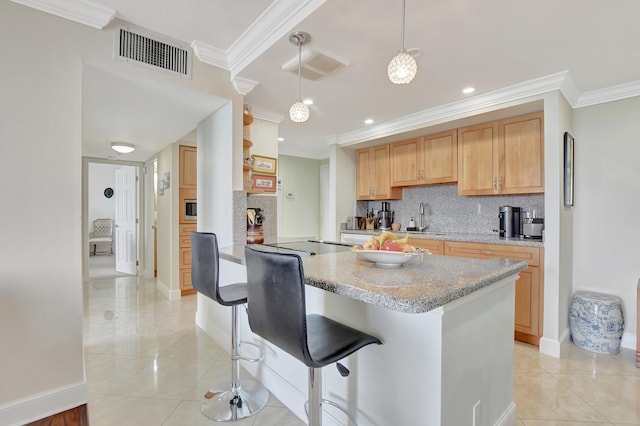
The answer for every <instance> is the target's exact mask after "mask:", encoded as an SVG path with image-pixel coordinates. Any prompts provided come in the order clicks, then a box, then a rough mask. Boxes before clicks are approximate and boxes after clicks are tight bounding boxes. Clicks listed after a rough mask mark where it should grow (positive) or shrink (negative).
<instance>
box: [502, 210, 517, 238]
mask: <svg viewBox="0 0 640 426" xmlns="http://www.w3.org/2000/svg"><path fill="white" fill-rule="evenodd" d="M520 211H521V209H520V207H512V206H502V207H500V211H499V212H498V219H499V221H500V227H499V233H500V238H520V234H522V232H521V222H520Z"/></svg>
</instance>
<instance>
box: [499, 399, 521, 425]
mask: <svg viewBox="0 0 640 426" xmlns="http://www.w3.org/2000/svg"><path fill="white" fill-rule="evenodd" d="M517 422H518V414H517V413H516V403H515V402H513V401H511V404H509V406H508V407H507V409H506V410H505V411H504V413H502V415H501V416H500V417H499V418H498V420H496V422H495V423H494V426H516V424H517Z"/></svg>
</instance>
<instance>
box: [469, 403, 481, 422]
mask: <svg viewBox="0 0 640 426" xmlns="http://www.w3.org/2000/svg"><path fill="white" fill-rule="evenodd" d="M471 424H472V425H473V426H482V400H481V399H479V400H478V402H476V403H475V404H474V406H473V422H472V423H471Z"/></svg>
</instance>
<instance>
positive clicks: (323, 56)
mask: <svg viewBox="0 0 640 426" xmlns="http://www.w3.org/2000/svg"><path fill="white" fill-rule="evenodd" d="M347 65H349V63H348V62H347V61H345V60H343V59H338V58H336V57H335V56H330V55H328V54H327V53H324V52H321V51H319V50H316V49H312V50H308V51H306V52H302V70H301V72H300V74H301V75H302V78H306V79H307V80H314V81H315V80H320V79H321V78H324V77H327V76H329V75H331V74H334V73H336V72H338V71H340V70H341V69H342V68H344V67H346V66H347ZM282 69H283V70H285V71H289V72H291V73H293V74H295V75H298V57H297V56H296V57H295V58H293V59H291V60H290V61H289V62H287V63H286V64H284V65H283V66H282Z"/></svg>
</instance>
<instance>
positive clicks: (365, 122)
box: [364, 118, 373, 124]
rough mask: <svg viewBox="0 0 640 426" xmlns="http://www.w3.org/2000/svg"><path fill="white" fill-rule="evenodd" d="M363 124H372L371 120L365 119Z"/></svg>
mask: <svg viewBox="0 0 640 426" xmlns="http://www.w3.org/2000/svg"><path fill="white" fill-rule="evenodd" d="M364 124H373V118H367V119H366V120H364Z"/></svg>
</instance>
